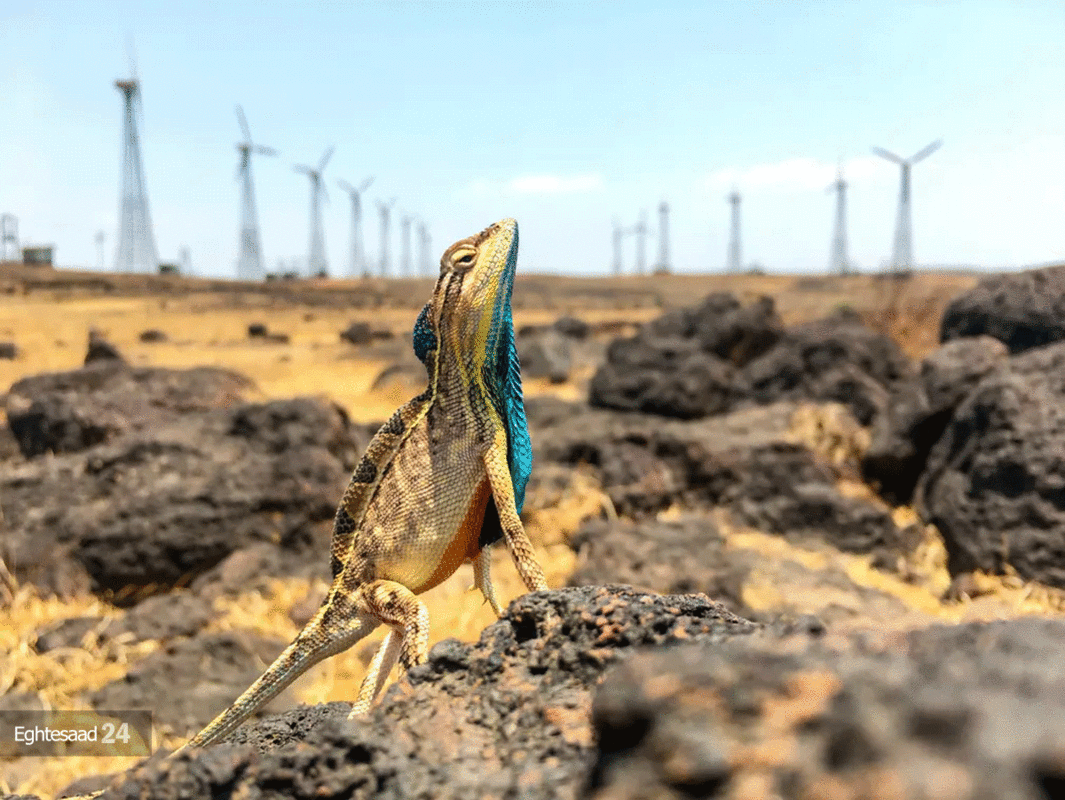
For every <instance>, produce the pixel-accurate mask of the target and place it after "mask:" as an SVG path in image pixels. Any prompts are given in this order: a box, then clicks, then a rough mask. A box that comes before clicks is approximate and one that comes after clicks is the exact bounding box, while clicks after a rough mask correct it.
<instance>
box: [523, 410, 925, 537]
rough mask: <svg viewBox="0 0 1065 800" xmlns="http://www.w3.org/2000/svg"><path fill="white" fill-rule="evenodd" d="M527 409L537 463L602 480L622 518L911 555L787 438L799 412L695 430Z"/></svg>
mask: <svg viewBox="0 0 1065 800" xmlns="http://www.w3.org/2000/svg"><path fill="white" fill-rule="evenodd" d="M564 407H565V404H558V403H556V404H542V403H531V404H530V409H531V412H530V417H529V418H530V420H531V424H532V425H533V426H534V431H535V433H536V436H534V442H536V443H537V445H536V446H537V455H538V457H540V458H542V459H543V460H545V461H556V462H561V463H563V464H580V463H585V464H589V465H591V466H593V467H596V468H597V469H598V471H599V476H600V480H601V482H602V485H603V489H604V490H605V491H606V492H607V494H608V495H609V497H610V500H611V502H612V503H613V504H614V507H615V508H616V509H617V511H618V512H619V513H622V514H625V515H629V516H636V517H640V516H647V515H649V514H654V513H656V512H658V511H661V510H663V509H665V508H668V507H670V506H673V505H678V506H680V507H683V508H707V507H714V506H725V507H727V508H729V509H730V511H731V512H732V514H733V516H734V517H736V518H737V519H738V520H739V521H740V522H742V523H744V524H747V525H750V526H752V527H755V528H759V529H761V530H763V531H766V532H769V533H778V534H782V535H786V536H792V537H796V538H799V539H807V538H816V539H820V540H824V541H828V542H830V543H831V544H833V545H835V546H836V547H839V548H840V549H843V550H847V551H851V552H862V553H868V552H875V553H880V554H886V553H898V552H901V551H905V550H906V549H907V548H908V546H909V542H908V539H907V537H906V535H905V534H904V532H903V531H900V530H899V529H898V528H897V527H896V526H895V524H894V522H893V521H892V519H891V515H890V514H889V513H888V511H887V509H885V508H883V507H881V506H879V505H875V504H873V503H870V502H867V501H865V500H860V499H857V498H852V497H847V496H844V495H843V494H842V493H841V492H840V491H839V489H838V488H837V487H836V483H837V481H838V480H839V479H840V478H841V477H843V476H844V472H843V470H842V469H841V468H840V467H837V466H835V465H834V464H831V463H829V462H828V461H827V460H825V459H823V458H821V457H820V456H818V455H816V454H815V453H814V452H813V451H811V450H809V449H808V448H807V447H806V446H804V445H802V444H798V443H796V442H795V441H794V440H793V437H792V436H791V435H790V428H791V420H792V418H793V416H794V415H795V413H796V410H797V409H798V408H799V406H797V405H793V404H788V403H780V404H775V405H771V406H759V407H754V408H748V409H744V410H742V411H736V412H733V413H731V414H728V415H726V416H723V417H713V418H709V419H705V420H697V421H680V420H661V419H656V418H654V417H648V416H644V415H641V414H618V413H613V412H607V411H599V410H594V409H592V410H581V409H580V407H579V406H576V405H573V406H570V407H569V408H570V413H569V414H565V413H563V411H562V409H563V408H564Z"/></svg>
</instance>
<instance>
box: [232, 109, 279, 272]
mask: <svg viewBox="0 0 1065 800" xmlns="http://www.w3.org/2000/svg"><path fill="white" fill-rule="evenodd" d="M237 122H239V123H240V129H241V131H242V132H243V133H244V141H243V142H237V152H238V153H240V164H239V166H238V167H237V179H238V180H239V181H240V256H239V258H238V259H237V279H238V280H242V281H261V280H262V279H263V276H264V274H265V273H264V270H263V254H262V240H261V239H260V236H259V213H258V211H257V210H256V208H255V186H254V184H253V183H252V179H251V154H252V153H257V154H258V155H263V156H276V155H277V151H276V150H274V148H272V147H264V146H263V145H261V144H255V143H254V142H252V140H251V129H250V128H249V127H248V120H247V118H246V117H245V116H244V109H243V108H241V107H240V106H239V105H238V106H237Z"/></svg>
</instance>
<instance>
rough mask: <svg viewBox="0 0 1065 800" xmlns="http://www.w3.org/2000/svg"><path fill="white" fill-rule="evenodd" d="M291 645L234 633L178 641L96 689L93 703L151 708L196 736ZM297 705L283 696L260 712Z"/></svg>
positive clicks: (164, 721)
mask: <svg viewBox="0 0 1065 800" xmlns="http://www.w3.org/2000/svg"><path fill="white" fill-rule="evenodd" d="M286 644H287V642H282V641H279V640H275V639H263V638H262V637H260V636H256V635H254V634H251V633H247V632H232V631H227V632H225V633H212V634H201V635H199V636H196V637H194V638H192V639H178V640H175V641H174V642H172V643H170V644H168V645H166V646H164V648H163V649H162V650H159V651H158V652H155V653H152V654H151V655H150V656H148V657H147V658H146V659H144V660H143V661H141V662H139V663H138V664H136V665H135V666H134V667H133V668H132V669H131V670H130V671H129V672H128V673H127V674H126V675H125V677H123V678H121V679H119V680H117V681H113V682H112V683H109V684H107V685H106V686H104V687H103V688H101V689H98V690H96V691H95V692H92V693H91V694H90V696H89V702H90V704H91V705H92V707H93V708H96V709H111V708H114V709H122V708H150V709H151V710H152V715H153V723H154V724H155V725H158V726H165V727H167V728H170V729H171V730H173V731H174V732H175V733H176V734H177V735H179V736H191V735H193V734H194V733H196V732H197V731H199V730H200V729H201V728H202V727H203V726H204V725H206V724H207V723H208V722H210V721H211V720H212V719H214V717H215V715H217V714H218V713H220V712H221V711H223V710H224V709H226V708H227V707H228V706H229V704H230V703H232V702H233V701H234V700H236V699H237V696H238V695H239V694H240V693H241V692H243V691H244V690H245V689H247V688H248V687H249V686H251V684H252V682H253V681H254V680H255V679H256V678H258V677H259V675H261V674H262V671H263V665H264V664H269V663H270V662H271V661H273V660H274V659H275V658H276V657H277V655H278V654H279V653H280V652H281V650H282V649H283V648H284V647H285V645H286ZM291 704H292V697H291V696H290V695H287V694H282V695H281V696H280V697H278V698H276V699H275V700H273V701H271V702H270V704H268V706H267V708H266V709H265V710H264V711H263V712H260V714H262V713H269V712H270V711H275V712H276V711H278V710H280V709H282V708H285V707H286V706H290V705H291Z"/></svg>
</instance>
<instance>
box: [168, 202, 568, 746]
mask: <svg viewBox="0 0 1065 800" xmlns="http://www.w3.org/2000/svg"><path fill="white" fill-rule="evenodd" d="M517 257H518V224H517V222H516V221H515V220H513V219H504V220H502V221H500V222H497V223H495V224H494V225H491V226H489V227H488V228H485V229H484V230H483V231H481V232H480V233H478V234H476V235H474V236H470V237H468V238H465V239H461V240H459V241H458V242H456V243H455V244H453V245H451V247H449V248H448V249H447V250H446V251H445V252H444V254H443V256H442V258H441V260H440V276H439V278H438V280H437V282H436V286H435V288H434V290H433V294H432V297H431V299H430V300H429V302H428V303H427V304H426V305H425V307H424V308H423V309H422V311H421V314H420V315H419V316H418V318H417V322H416V323H415V325H414V336H413V344H414V351H415V354H416V355H417V356H418V358H419V359H420V360H421V362H422V363H423V364H424V365H425V368H426V372H427V374H428V378H429V384H428V388H427V389H426V390H425V391H424V392H423V393H422V394H420V395H418V396H417V397H415V398H414V399H413V400H411V401H410V402H408V403H407V404H406V405H404V406H402V407H401V408H400V409H399V410H397V411H396V412H395V414H393V415H392V417H391V418H390V419H389V420H388V421H387V422H386V423H385V424H384V425H383V426H382V427H381V429H380V430H379V431H378V432H377V434H376V435H375V436H374V437H373V439H371V441H370V443H369V445H368V446H367V448H366V452H365V454H364V455H363V457H362V459H361V460H360V461H359V463H358V465H357V466H356V468H355V470H354V472H353V474H352V476H351V481H350V483H349V484H348V487H347V489H346V491H345V492H344V495H343V497H342V498H341V500H340V503H339V505H338V507H337V511H336V515H335V517H334V520H333V535H332V544H331V555H330V568H331V572H332V582H331V584H330V587H329V590H328V593H327V595H326V597H325V600H324V601H323V603H322V605H321V607H320V608H319V609H318V611H317V613H316V614H315V615H314V617H313V618H311V620H310V621H308V622H307V624H306V625H305V626H304V627H303V629H302V630H301V631H300V632H299V633H298V634H297V635H296V638H295V639H294V640H293V641H292V643H291V644H290V645H289V646H288V647H287V648H286V649H285V650H284V651H283V652H282V653H281V655H279V656H278V657H277V659H276V660H275V661H274V662H273V663H272V664H270V666H269V667H267V669H266V671H265V672H264V673H263V674H262V676H260V677H259V678H258V680H256V681H255V682H254V683H253V684H252V685H251V686H250V687H248V689H247V690H245V692H244V693H243V694H241V695H240V697H238V698H237V700H236V701H235V702H234V703H233V704H232V705H231V706H230V707H229V708H227V709H226V710H225V711H223V712H222V713H221V714H219V715H218V716H217V717H215V719H214V720H213V721H212V722H211V723H209V724H208V725H207V727H205V728H204V729H203V730H202V731H200V732H199V733H198V734H196V735H195V736H194V737H193V738H192V739H191V740H189V742H188V743H187V744H185V745H184V746H182V747H181V748H179V749H178V750H176V751H175V753H174V754H175V755H176V754H177V753H179V752H181V751H183V750H185V749H186V748H190V747H204V746H206V745H209V744H212V743H215V742H218V741H220V740H222V739H224V738H225V737H226V736H228V735H229V734H230V733H232V732H233V731H234V730H235V729H236V728H237V727H238V726H239V725H241V724H242V723H243V722H244V721H245V720H247V718H248V717H250V716H251V715H252V714H254V713H255V712H256V711H258V710H259V709H260V708H261V707H262V706H263V705H265V704H266V703H267V702H268V701H269V700H270V699H272V698H273V697H274V696H276V695H277V694H278V693H279V692H280V691H282V690H283V689H284V688H285V687H287V686H288V685H289V684H290V683H292V681H294V680H295V679H296V678H298V677H299V676H300V675H302V674H303V673H304V672H306V671H307V670H308V669H310V668H311V667H312V666H314V665H315V664H317V663H318V662H320V661H322V660H323V659H325V658H328V657H329V656H332V655H335V654H337V653H340V652H342V651H344V650H347V649H349V648H350V647H352V646H353V645H354V644H355V643H356V642H358V641H360V640H361V639H363V638H364V637H366V636H368V635H369V634H370V633H371V632H372V631H374V630H375V629H376V628H378V627H379V626H381V625H387V626H388V628H389V631H388V633H387V635H386V636H385V639H384V641H383V642H382V643H381V645H380V647H379V648H378V649H377V651H376V653H375V654H374V656H373V659H372V660H371V661H370V665H369V668H368V670H367V674H366V677H365V678H364V680H363V682H362V685H361V686H360V688H359V693H358V696H357V698H356V700H355V702H354V704H353V705H352V709H351V713H350V715H349V718H351V717H355V716H358V715H361V714H364V713H366V712H367V711H368V710H369V709H370V706H371V704H372V703H373V701H374V699H375V698H376V697H377V695H378V694H379V692H380V691H381V688H382V686H383V684H384V681H385V680H386V679H387V677H388V675H389V674H390V673H391V671H392V669H393V667H394V666H395V664H396V661H397V660H398V661H399V663H400V664H401V666H402V667H403V668H404V669H410V668H411V667H413V666H415V665H417V664H421V663H423V662H424V661H425V660H426V657H427V650H428V637H429V613H428V610H427V609H426V606H425V604H424V603H423V602H422V601H421V600H419V599H418V597H417V595H419V594H421V593H422V592H425V591H427V590H428V589H431V588H433V587H434V586H437V585H438V584H440V583H442V582H443V581H444V580H446V579H447V578H448V577H450V576H451V575H452V574H454V572H455V571H456V570H457V569H458V567H459V566H460V565H461V564H463V563H470V562H472V564H473V574H474V585H475V586H476V587H477V588H478V589H480V591H481V593H482V594H483V595H484V598H485V600H486V601H487V602H488V603H489V604H490V605H491V607H492V610H493V611H494V612H495V613H496V614H497V615H500V614H502V608H501V607H500V605H499V601H498V599H497V598H496V594H495V590H494V588H493V586H492V581H491V576H490V572H489V565H490V554H489V547H490V546H491V545H492V544H495V543H496V542H498V541H500V540H501V539H502V540H505V542H506V544H507V546H508V548H509V549H510V553H511V556H512V558H513V560H514V564H515V566H516V567H517V570H518V574H519V575H520V576H521V579H522V581H523V583H524V584H525V586H526V588H527V589H528V590H529V591H538V590H543V589H547V581H546V580H545V578H544V573H543V570H542V569H541V567H540V565H539V563H537V561H536V558H535V556H534V554H533V548H532V544H531V542H530V541H529V537H528V535H527V534H526V532H525V529H524V527H523V526H522V523H521V518H520V516H519V514H520V513H521V510H522V505H523V503H524V499H525V488H526V485H527V483H528V480H529V474H530V471H531V469H532V443H531V441H530V439H529V430H528V424H527V422H526V418H525V407H524V403H523V399H522V387H521V369H520V365H519V363H518V355H517V350H516V348H515V345H514V323H513V319H512V316H511V296H512V293H513V288H514V273H515V269H516V267H517Z"/></svg>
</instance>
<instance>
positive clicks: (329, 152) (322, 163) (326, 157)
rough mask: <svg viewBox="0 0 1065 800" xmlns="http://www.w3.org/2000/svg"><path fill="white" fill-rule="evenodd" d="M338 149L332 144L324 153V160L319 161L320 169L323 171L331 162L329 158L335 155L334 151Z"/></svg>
mask: <svg viewBox="0 0 1065 800" xmlns="http://www.w3.org/2000/svg"><path fill="white" fill-rule="evenodd" d="M334 150H336V147H335V146H332V145H330V147H329V149H328V150H326V151H325V152H324V153H323V154H322V160H321V161H319V162H318V171H319V172H321V171H322V170H324V169H325V165H326V164H328V163H329V159H331V158H332V157H333V151H334Z"/></svg>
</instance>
